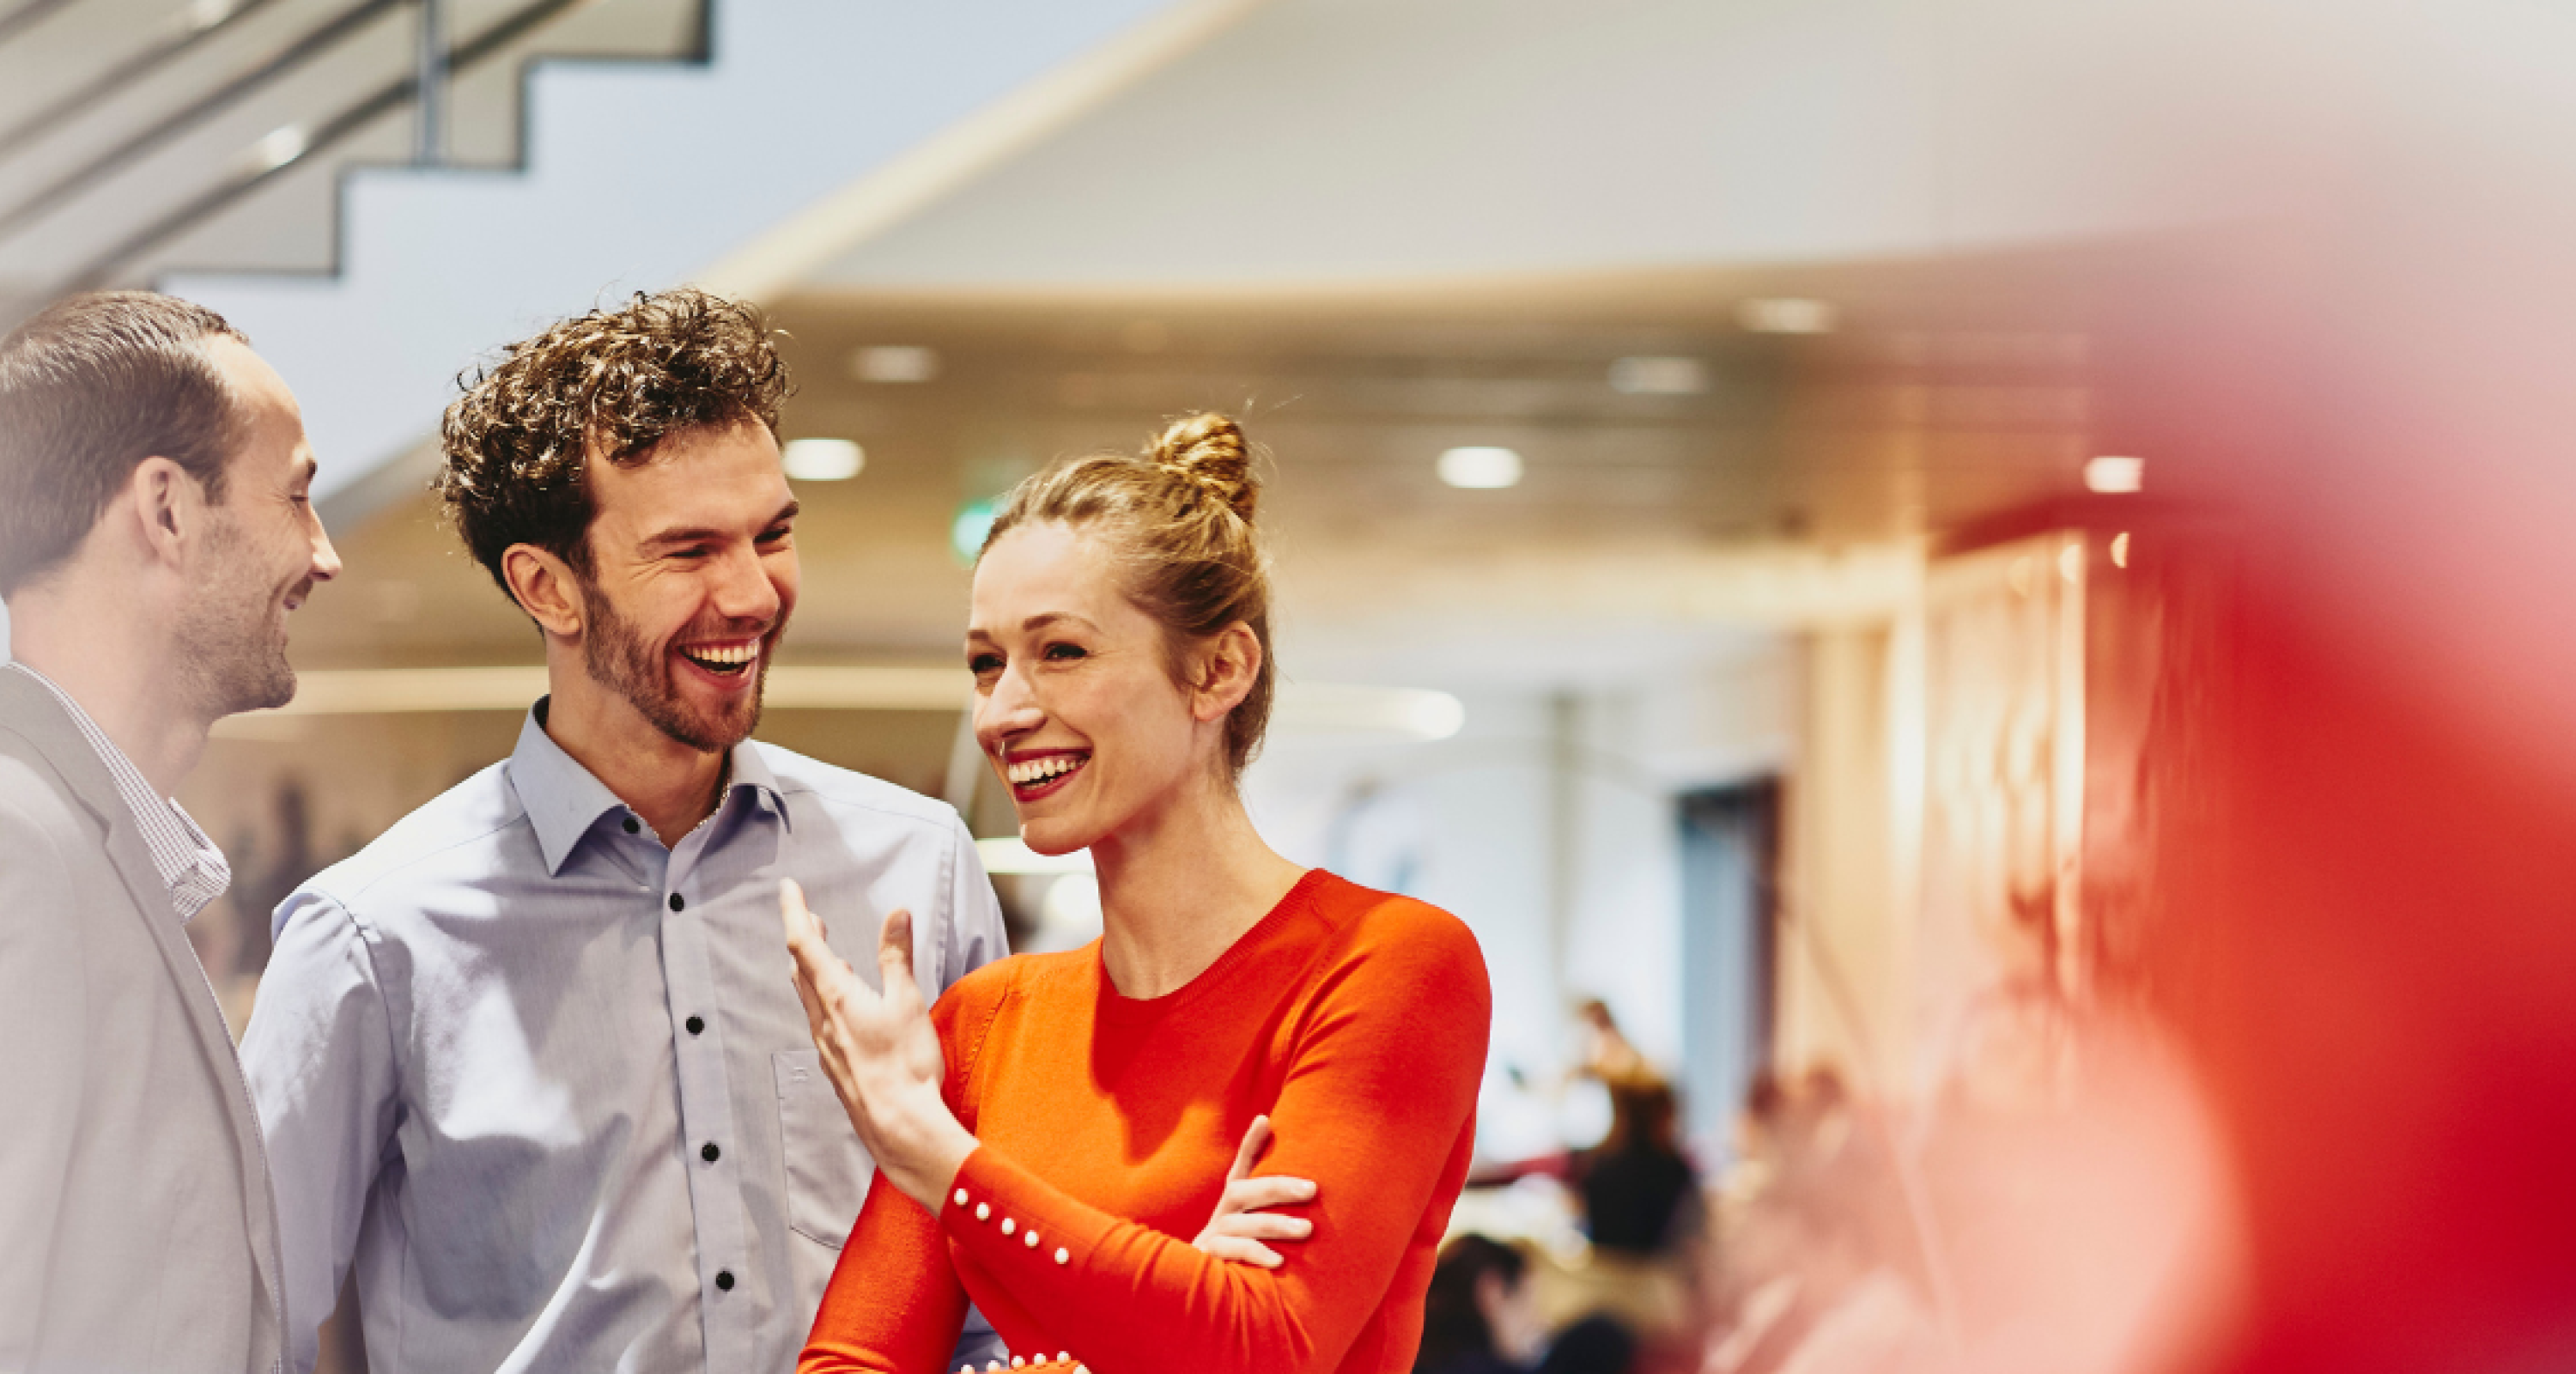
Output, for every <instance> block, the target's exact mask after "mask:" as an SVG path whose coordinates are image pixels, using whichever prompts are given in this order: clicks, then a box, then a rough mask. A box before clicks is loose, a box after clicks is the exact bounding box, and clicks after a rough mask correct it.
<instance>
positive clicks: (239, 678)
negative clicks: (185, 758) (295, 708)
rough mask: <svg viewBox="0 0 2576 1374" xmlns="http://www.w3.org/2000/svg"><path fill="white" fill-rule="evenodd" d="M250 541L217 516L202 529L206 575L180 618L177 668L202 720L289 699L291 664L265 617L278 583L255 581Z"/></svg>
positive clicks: (291, 695)
mask: <svg viewBox="0 0 2576 1374" xmlns="http://www.w3.org/2000/svg"><path fill="white" fill-rule="evenodd" d="M254 553H255V550H253V549H252V547H251V543H250V540H248V539H247V538H245V537H243V535H242V533H241V531H240V529H239V528H238V527H236V526H235V525H234V524H233V523H232V521H231V520H230V519H229V518H226V517H224V516H220V515H218V516H217V517H216V518H215V519H214V521H213V522H212V524H211V526H210V527H209V529H208V532H207V539H206V563H207V566H208V567H209V568H210V569H211V570H212V571H211V575H210V576H209V578H208V579H207V581H206V582H205V583H204V584H203V585H202V586H200V587H199V589H198V591H197V594H196V595H195V596H194V597H192V598H190V601H189V607H188V613H187V614H186V615H185V616H183V617H182V618H181V620H180V623H179V635H178V640H179V672H180V673H181V675H182V680H183V681H184V683H185V684H186V686H185V691H186V692H187V695H188V699H189V700H190V701H191V702H193V703H194V704H195V706H196V708H197V710H198V712H199V713H200V714H201V715H203V716H204V717H205V718H206V719H207V720H208V721H216V720H221V719H223V718H224V717H225V716H230V715H238V714H240V713H241V712H244V711H264V710H268V709H270V708H272V707H278V706H284V705H285V704H286V703H288V702H290V701H293V700H294V699H295V667H294V665H293V664H290V663H288V662H287V661H286V644H285V640H284V637H283V636H281V635H278V634H277V633H276V630H275V624H274V621H273V620H272V618H271V612H273V611H274V610H275V609H276V607H277V605H278V604H279V594H278V589H277V588H276V587H273V586H269V585H267V584H266V583H264V582H262V581H261V580H260V574H259V566H258V561H257V559H256V558H254V557H253V554H254Z"/></svg>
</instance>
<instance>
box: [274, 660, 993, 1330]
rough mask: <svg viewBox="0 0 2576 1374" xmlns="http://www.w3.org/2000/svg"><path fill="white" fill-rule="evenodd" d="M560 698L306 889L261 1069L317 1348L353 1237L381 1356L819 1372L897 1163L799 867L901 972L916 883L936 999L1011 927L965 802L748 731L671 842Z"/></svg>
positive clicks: (298, 1305)
mask: <svg viewBox="0 0 2576 1374" xmlns="http://www.w3.org/2000/svg"><path fill="white" fill-rule="evenodd" d="M544 710H545V703H543V702H539V703H538V704H537V708H536V710H535V711H533V712H531V713H530V716H529V719H528V722H527V724H526V725H525V726H524V727H523V728H522V729H521V730H520V732H519V742H518V747H517V748H516V749H515V750H514V751H513V752H512V754H511V755H510V757H509V759H507V760H506V761H504V762H502V763H499V764H495V765H493V766H492V767H490V768H487V769H485V770H483V771H482V772H480V773H477V774H475V775H474V776H473V777H471V778H468V779H466V780H465V781H464V782H462V783H460V784H458V785H457V786H456V787H455V788H454V789H453V790H451V791H449V792H448V793H447V794H446V795H444V796H441V797H439V798H438V799H437V800H435V801H433V802H431V803H429V804H428V805H427V806H424V807H422V808H421V809H420V810H418V811H416V812H414V813H412V814H411V815H410V816H408V817H405V818H404V819H403V820H402V821H400V822H399V823H397V824H396V825H395V826H394V827H393V828H392V829H390V830H388V831H386V832H385V834H384V835H383V836H382V837H381V838H379V839H378V840H376V841H375V843H373V844H371V845H369V846H367V847H366V848H365V849H364V850H362V851H360V852H359V853H358V854H357V855H355V856H354V857H352V858H350V859H348V860H346V861H345V862H342V863H339V864H336V865H334V866H333V867H331V868H330V869H328V870H326V871H325V872H323V873H322V874H321V875H319V876H318V877H316V878H314V879H313V880H312V881H311V882H309V883H307V884H305V886H304V887H303V888H302V889H300V890H298V891H297V892H296V893H295V895H293V896H292V897H289V898H288V899H287V900H286V902H285V903H284V904H283V905H282V906H280V907H279V908H278V910H277V914H276V918H275V933H276V952H275V954H274V955H273V956H272V957H271V959H270V961H269V965H268V972H267V975H266V977H265V978H263V979H262V981H261V984H260V989H259V999H258V1005H257V1009H256V1010H255V1011H254V1012H253V1014H252V1016H251V1020H250V1027H249V1030H248V1032H247V1034H246V1035H245V1037H244V1039H243V1043H242V1062H243V1064H244V1066H245V1068H246V1069H247V1071H248V1073H249V1076H250V1084H251V1093H252V1097H253V1099H254V1100H255V1101H256V1102H257V1104H258V1107H259V1114H260V1118H261V1121H262V1124H263V1127H264V1129H265V1131H266V1134H267V1137H268V1146H269V1163H270V1166H271V1168H272V1170H273V1172H274V1175H275V1178H276V1185H277V1210H278V1221H279V1223H280V1226H281V1229H282V1231H283V1234H284V1238H285V1252H286V1259H285V1262H286V1305H287V1326H288V1332H289V1340H288V1352H289V1354H288V1367H289V1368H290V1369H291V1370H294V1371H298V1372H299V1374H300V1372H301V1371H305V1370H309V1369H310V1368H312V1366H313V1363H314V1361H315V1359H316V1354H317V1341H316V1337H315V1328H316V1327H317V1326H318V1325H319V1324H320V1323H321V1321H322V1319H323V1318H324V1317H326V1316H327V1315H329V1313H330V1310H331V1307H332V1304H333V1302H334V1300H335V1298H336V1296H337V1294H338V1291H339V1286H340V1283H341V1281H342V1278H343V1277H344V1275H345V1274H346V1273H347V1272H348V1269H349V1266H350V1265H351V1264H352V1263H354V1264H355V1266H356V1270H357V1285H358V1300H359V1303H358V1305H359V1310H360V1312H361V1313H362V1315H363V1317H364V1323H363V1324H364V1327H365V1333H366V1346H367V1362H368V1366H369V1368H370V1369H371V1370H373V1371H374V1374H433V1372H434V1374H453V1371H460V1370H475V1371H482V1370H548V1371H554V1370H579V1371H592V1370H635V1371H676V1370H703V1371H708V1372H709V1374H774V1372H777V1371H786V1370H789V1369H792V1368H793V1367H794V1365H795V1361H796V1355H797V1352H798V1350H799V1349H800V1348H801V1347H802V1346H803V1344H804V1341H805V1336H806V1332H807V1330H808V1328H809V1327H810V1326H811V1325H812V1323H813V1319H814V1311H815V1308H816V1307H817V1306H818V1305H819V1304H820V1302H821V1300H822V1294H823V1287H824V1284H825V1282H826V1281H827V1280H828V1279H829V1278H830V1276H831V1270H832V1266H833V1264H834V1262H835V1261H836V1260H837V1259H838V1258H839V1254H840V1247H841V1244H842V1242H843V1241H844V1240H845V1239H846V1238H847V1237H848V1235H849V1231H850V1226H851V1223H852V1222H853V1221H854V1220H855V1219H856V1217H857V1216H858V1211H859V1206H860V1203H861V1202H862V1201H863V1200H864V1199H865V1197H866V1193H867V1184H868V1179H869V1176H870V1172H871V1165H870V1163H869V1161H868V1159H867V1156H866V1154H865V1152H864V1151H863V1150H862V1149H861V1147H860V1145H859V1142H858V1137H857V1135H856V1133H855V1132H854V1131H853V1130H852V1129H851V1127H850V1124H849V1119H848V1117H847V1116H846V1115H844V1113H843V1112H842V1109H841V1104H840V1101H839V1099H838V1098H836V1097H835V1096H834V1095H833V1092H832V1087H831V1084H830V1083H829V1082H828V1081H826V1080H825V1079H824V1077H823V1074H822V1072H821V1070H820V1068H819V1067H818V1065H817V1063H816V1058H815V1052H814V1046H813V1041H812V1039H811V1038H810V1037H809V1035H808V1033H807V1030H806V1025H805V1015H804V1012H803V1010H802V1008H801V1007H800V1006H799V1005H798V1003H797V1001H796V994H795V989H794V986H793V984H792V983H791V982H790V979H789V968H790V965H789V961H788V956H787V949H786V944H785V939H784V936H783V935H782V934H781V930H780V925H779V918H778V898H777V887H778V880H779V879H780V878H781V877H793V878H795V879H797V880H798V881H799V882H801V883H802V884H804V886H805V890H806V892H807V894H808V897H809V899H810V900H811V901H812V902H813V904H814V909H815V910H816V912H818V913H819V914H821V915H822V916H823V917H824V919H825V920H826V921H828V922H829V923H830V926H831V935H832V943H833V945H834V946H835V947H836V948H837V949H839V951H840V952H841V954H842V956H843V957H845V958H847V959H849V961H850V962H851V964H852V965H854V966H855V967H856V968H857V969H858V970H859V971H860V973H861V975H862V976H864V977H866V978H868V979H869V980H870V981H871V982H873V981H874V980H875V977H876V959H875V941H876V934H877V929H878V924H879V922H880V921H881V920H882V919H883V917H884V915H885V913H886V912H887V911H889V910H891V909H893V908H894V907H897V906H903V907H908V908H910V909H911V911H912V913H913V916H914V918H915V926H914V940H915V945H914V964H915V968H916V971H917V974H918V976H919V978H920V979H921V982H922V986H923V990H924V992H925V993H929V994H933V995H935V991H936V990H938V989H944V988H945V987H947V986H948V985H949V984H950V983H952V982H954V981H956V980H957V979H958V978H959V977H960V976H962V975H963V974H965V973H966V972H967V971H969V970H971V969H973V968H975V967H977V966H978V965H981V964H983V963H986V962H988V961H990V960H992V959H995V958H998V957H1000V956H1001V955H1002V954H1003V952H1004V950H1003V934H1002V917H1001V911H1000V908H999V907H998V906H997V905H996V904H995V902H994V899H993V889H992V885H991V883H990V882H989V881H988V880H987V879H986V877H985V875H984V870H983V867H982V865H981V864H980V863H979V862H978V861H977V859H976V856H975V848H974V844H973V842H972V840H971V839H970V838H969V836H968V833H967V831H966V828H965V827H964V825H962V824H961V823H960V822H959V820H958V817H957V814H956V813H955V812H954V811H952V810H951V809H949V808H948V807H947V806H945V805H943V804H941V803H939V802H936V801H932V800H929V799H927V798H924V797H920V796H917V795H915V794H913V793H911V792H907V791H905V790H903V789H901V788H899V787H895V786H893V785H891V784H888V783H884V782H879V781H877V780H875V779H873V778H868V777H863V776H861V775H859V774H856V773H851V772H848V771H845V770H843V769H838V768H833V767H830V766H828V765H825V764H821V763H817V762H815V761H813V760H811V759H807V758H803V757H800V756H798V755H795V754H792V753H789V752H787V751H785V750H782V749H777V748H773V747H771V746H769V745H765V744H757V743H749V742H746V743H744V744H742V745H739V746H737V747H736V748H735V749H734V751H733V755H732V760H731V772H730V774H729V776H728V780H727V783H726V787H725V791H724V795H723V797H722V799H721V801H720V802H719V803H718V805H717V807H716V810H715V814H714V815H712V816H710V817H709V818H708V819H707V821H706V823H705V824H703V825H701V826H699V827H698V828H697V829H696V830H695V831H693V832H691V833H690V834H689V835H688V836H687V837H686V838H684V839H682V840H681V842H680V843H679V845H678V846H677V847H676V848H673V849H668V850H666V849H664V848H663V846H662V843H661V841H660V840H659V839H657V838H656V837H655V836H654V834H653V831H652V829H651V828H650V827H649V826H645V825H642V824H640V822H639V818H638V817H637V816H636V814H635V813H634V812H633V811H632V810H630V809H629V808H628V807H627V806H626V805H625V803H623V802H621V801H619V800H618V799H617V797H616V796H615V795H613V794H612V793H610V792H609V790H608V788H607V787H606V786H605V785H603V784H602V783H601V782H600V781H599V780H598V779H597V778H595V777H593V776H592V775H591V774H590V773H589V771H588V770H586V769H584V768H583V767H582V766H581V765H580V764H578V763H576V762H574V761H573V759H572V757H571V756H570V755H568V754H566V753H564V751H563V750H562V749H561V748H559V747H557V746H556V745H555V743H554V741H553V740H551V739H549V738H548V737H547V735H546V733H545V730H544V729H543V728H542V721H543V719H544ZM968 1349H969V1347H961V1353H965V1352H966V1351H967V1350H968ZM979 1363H980V1361H979Z"/></svg>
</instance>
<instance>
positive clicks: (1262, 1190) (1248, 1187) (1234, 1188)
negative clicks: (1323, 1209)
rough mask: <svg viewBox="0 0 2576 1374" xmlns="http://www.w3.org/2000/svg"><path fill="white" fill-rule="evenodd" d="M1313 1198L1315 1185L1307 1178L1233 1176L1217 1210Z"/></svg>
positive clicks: (1262, 1208)
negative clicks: (1233, 1178)
mask: <svg viewBox="0 0 2576 1374" xmlns="http://www.w3.org/2000/svg"><path fill="white" fill-rule="evenodd" d="M1314 1200H1315V1185H1314V1184H1313V1183H1311V1182H1309V1181H1308V1180H1306V1179H1302V1178H1287V1177H1284V1176H1281V1175H1278V1174H1265V1175H1263V1176H1262V1177H1260V1178H1243V1179H1236V1180H1235V1181H1234V1182H1232V1183H1229V1184H1227V1185H1226V1186H1225V1202H1224V1205H1223V1206H1222V1207H1221V1208H1219V1211H1220V1212H1262V1211H1268V1210H1269V1209H1271V1208H1273V1207H1294V1206H1296V1205H1297V1204H1298V1203H1301V1202H1312V1201H1314Z"/></svg>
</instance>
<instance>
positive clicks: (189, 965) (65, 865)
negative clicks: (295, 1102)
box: [0, 672, 320, 1374]
mask: <svg viewBox="0 0 2576 1374" xmlns="http://www.w3.org/2000/svg"><path fill="white" fill-rule="evenodd" d="M279 1271H280V1266H279V1263H278V1258H277V1219H276V1215H275V1212H274V1208H273V1205H272V1203H271V1200H270V1197H269V1183H268V1163H267V1160H266V1157H265V1155H264V1154H263V1150H262V1146H261V1144H260V1134H259V1119H258V1117H257V1115H256V1114H255V1113H254V1111H253V1109H252V1107H251V1103H250V1096H249V1094H248V1092H247V1091H246V1090H245V1089H244V1088H243V1086H242V1076H241V1069H240V1066H239V1063H238V1061H237V1060H235V1059H234V1057H233V1044H232V1037H231V1035H230V1034H229V1033H227V1032H226V1030H225V1028H224V1018H223V1012H222V1010H221V1009H220V1008H218V1007H217V1006H216V1004H215V997H214V992H213V990H212V989H211V988H209V987H208V986H207V983H206V977H205V973H204V971H203V970H202V969H200V968H199V967H198V965H197V956H196V952H195V951H194V950H193V949H191V948H190V947H189V945H188V938H187V932H186V931H185V930H184V929H183V928H182V927H181V926H180V924H179V920H178V917H177V916H176V915H175V914H174V913H173V910H172V907H171V903H170V893H169V889H168V888H166V887H164V886H163V885H162V883H161V876H160V873H159V872H158V871H157V870H155V869H154V867H153V866H152V856H151V854H150V853H149V852H148V851H147V850H146V849H145V847H144V842H143V837H142V834H141V832H140V831H138V830H137V829H136V828H135V824H134V817H133V813H132V812H131V811H129V810H127V809H126V806H125V803H124V802H123V801H122V800H121V799H120V798H119V797H118V796H117V792H116V786H115V784H114V783H113V782H112V781H110V780H109V778H108V773H107V765H106V764H105V763H104V762H103V761H101V760H100V758H99V757H98V754H97V753H96V751H94V750H92V749H91V748H90V746H89V742H88V741H87V740H85V739H84V738H82V736H81V733H80V730H79V727H77V726H75V725H74V724H73V723H72V720H71V717H70V716H68V715H66V714H64V712H63V709H62V707H61V705H60V704H59V703H57V702H56V701H55V700H54V698H53V696H52V694H50V693H48V692H47V691H46V690H45V688H44V686H43V684H41V683H38V682H36V681H34V680H32V679H30V678H28V677H27V676H26V675H25V674H22V673H11V672H0V1371H5V1372H6V1374H197V1371H204V1372H205V1374H245V1372H246V1371H247V1374H264V1371H270V1370H274V1369H276V1368H278V1365H279V1352H280V1349H281V1336H282V1334H283V1332H284V1330H285V1314H284V1312H283V1311H282V1310H281V1307H280V1298H279V1295H280V1293H281V1292H282V1285H281V1284H280V1283H279V1281H278V1275H279ZM314 1319H315V1320H317V1321H318V1320H319V1319H320V1314H318V1313H317V1314H315V1317H314Z"/></svg>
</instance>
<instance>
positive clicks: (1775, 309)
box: [1735, 296, 1842, 334]
mask: <svg viewBox="0 0 2576 1374" xmlns="http://www.w3.org/2000/svg"><path fill="white" fill-rule="evenodd" d="M1735 322H1736V323H1737V324H1739V325H1742V326H1743V327H1744V328H1745V329H1746V330H1748V331H1750V332H1752V333H1755V334H1831V333H1833V332H1834V326H1836V325H1838V324H1840V323H1842V312H1841V311H1840V310H1837V309H1835V308H1834V304H1833V302H1831V301H1819V300H1811V299H1809V298H1807V297H1805V296H1753V297H1749V298H1747V299H1745V300H1741V301H1738V302H1736V304H1735Z"/></svg>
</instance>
